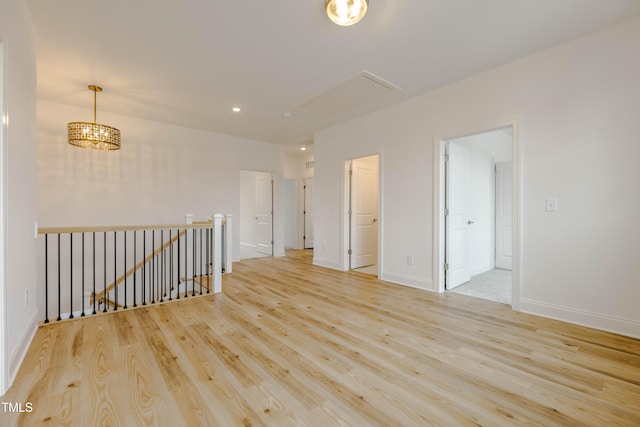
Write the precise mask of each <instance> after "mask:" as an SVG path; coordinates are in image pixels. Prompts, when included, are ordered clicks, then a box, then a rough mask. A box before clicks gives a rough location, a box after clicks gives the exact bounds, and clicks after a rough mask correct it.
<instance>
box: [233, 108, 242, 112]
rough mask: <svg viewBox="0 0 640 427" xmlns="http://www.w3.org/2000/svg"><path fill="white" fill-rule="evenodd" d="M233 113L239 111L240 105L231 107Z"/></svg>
mask: <svg viewBox="0 0 640 427" xmlns="http://www.w3.org/2000/svg"><path fill="white" fill-rule="evenodd" d="M232 110H233V112H234V113H239V112H240V107H233V108H232Z"/></svg>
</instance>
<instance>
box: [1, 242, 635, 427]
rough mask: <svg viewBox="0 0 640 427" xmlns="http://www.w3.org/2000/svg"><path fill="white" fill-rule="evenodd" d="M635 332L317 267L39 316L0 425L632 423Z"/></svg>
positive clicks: (241, 272)
mask: <svg viewBox="0 0 640 427" xmlns="http://www.w3.org/2000/svg"><path fill="white" fill-rule="evenodd" d="M639 396H640V341H639V340H636V339H633V338H629V337H623V336H620V335H615V334H610V333H606V332H603V331H596V330H593V329H589V328H584V327H581V326H578V325H571V324H566V323H563V322H559V321H555V320H550V319H545V318H541V317H537V316H533V315H529V314H525V313H518V312H514V311H512V310H511V309H510V307H508V306H506V305H504V304H497V303H491V302H488V301H483V300H479V299H475V298H471V297H467V296H464V295H456V294H448V293H447V294H434V293H430V292H424V291H420V290H417V289H412V288H406V287H402V286H398V285H393V284H389V283H385V282H382V281H379V280H377V279H376V278H375V277H373V276H370V275H366V274H362V273H358V272H340V271H335V270H328V269H324V268H321V267H316V266H313V265H311V253H310V251H289V252H288V256H287V257H282V258H261V259H256V260H245V261H242V262H240V263H237V264H234V271H233V273H232V274H228V275H225V276H224V278H223V293H222V294H218V295H210V296H202V297H198V298H192V297H189V298H181V299H180V300H179V301H178V302H175V303H173V302H172V303H167V304H163V305H147V306H145V307H142V308H138V309H135V310H118V312H117V313H113V314H108V315H102V316H88V317H87V318H84V319H77V320H73V321H68V322H60V323H56V324H49V325H46V326H43V327H41V328H40V329H39V330H38V331H37V333H36V336H35V338H34V340H33V342H32V344H31V348H30V350H29V352H28V354H27V357H26V359H25V361H24V363H23V366H22V368H21V370H20V372H19V374H18V377H17V378H16V381H15V383H14V385H13V387H12V388H11V389H10V390H9V391H8V393H7V394H6V395H5V396H3V397H2V400H3V401H5V402H22V403H26V402H30V403H31V404H32V405H33V411H32V412H30V413H20V414H18V413H7V412H4V413H0V425H1V426H5V425H7V426H15V425H17V426H28V427H31V426H40V425H43V426H49V425H70V426H87V425H91V426H130V425H136V426H137V425H141V426H144V425H146V426H176V425H184V426H200V425H201V426H225V427H226V426H236V425H237V426H322V427H325V426H330V425H336V426H368V425H372V426H395V425H397V426H411V425H416V426H424V425H461V426H464V425H501V426H503V425H507V426H509V425H513V426H519V425H545V426H551V425H560V426H564V425H587V426H602V425H617V426H637V425H640V398H639Z"/></svg>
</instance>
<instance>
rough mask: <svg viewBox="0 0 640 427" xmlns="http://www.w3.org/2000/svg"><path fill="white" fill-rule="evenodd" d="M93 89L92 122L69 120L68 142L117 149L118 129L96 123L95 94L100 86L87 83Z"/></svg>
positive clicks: (89, 146) (94, 147)
mask: <svg viewBox="0 0 640 427" xmlns="http://www.w3.org/2000/svg"><path fill="white" fill-rule="evenodd" d="M89 90H91V91H93V123H88V122H71V123H69V124H68V125H67V135H68V141H69V144H71V145H75V146H76V147H82V148H92V149H94V150H105V151H106V150H119V149H120V131H119V130H118V129H116V128H113V127H111V126H107V125H102V124H100V123H96V96H97V93H98V92H102V88H101V87H100V86H95V85H89Z"/></svg>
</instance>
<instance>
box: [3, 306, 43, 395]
mask: <svg viewBox="0 0 640 427" xmlns="http://www.w3.org/2000/svg"><path fill="white" fill-rule="evenodd" d="M37 330H38V311H37V310H35V311H34V312H33V316H32V318H31V320H30V321H29V323H28V325H27V327H26V328H25V329H24V332H23V333H22V336H21V337H20V339H19V340H18V345H17V346H16V348H15V349H14V350H13V352H12V353H11V358H10V359H9V382H8V384H7V390H8V389H9V388H10V387H11V384H13V381H14V380H15V379H16V375H18V371H19V370H20V366H22V362H23V361H24V358H25V356H26V355H27V351H28V350H29V346H30V345H31V341H33V337H34V336H35V335H36V331H37Z"/></svg>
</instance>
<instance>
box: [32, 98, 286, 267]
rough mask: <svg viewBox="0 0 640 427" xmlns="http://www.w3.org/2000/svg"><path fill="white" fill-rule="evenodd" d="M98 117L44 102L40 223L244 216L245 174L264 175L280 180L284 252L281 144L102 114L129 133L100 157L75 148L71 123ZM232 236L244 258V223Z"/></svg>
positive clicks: (279, 228) (278, 233)
mask: <svg viewBox="0 0 640 427" xmlns="http://www.w3.org/2000/svg"><path fill="white" fill-rule="evenodd" d="M87 93H89V92H87ZM107 93H108V92H107ZM103 96H106V95H103ZM91 115H92V112H91V111H90V110H86V109H80V108H76V107H71V106H67V105H61V104H56V103H52V102H47V101H39V102H38V190H37V195H38V219H39V222H40V226H85V225H86V226H90V225H124V224H131V225H143V224H176V223H183V222H184V214H186V213H192V214H194V220H195V221H200V220H206V219H208V218H209V217H210V216H211V215H212V214H213V213H223V214H226V213H231V214H233V215H234V217H238V216H239V212H240V191H239V190H240V170H241V169H250V170H261V171H265V172H270V173H273V174H274V176H275V180H276V183H275V191H274V197H275V213H274V218H275V224H274V226H275V232H274V237H275V241H276V245H275V253H276V255H282V254H284V249H283V220H282V215H281V212H280V207H281V206H282V192H281V191H280V187H281V185H282V172H283V148H282V147H281V146H278V145H274V144H268V143H264V142H259V141H254V140H249V139H244V138H236V137H232V136H227V135H222V134H217V133H213V132H205V131H199V130H195V129H189V128H184V127H179V126H173V125H168V124H163V123H157V122H151V121H146V120H140V119H136V118H131V117H125V116H120V115H116V114H108V113H100V111H98V121H99V122H102V123H105V124H109V125H111V126H114V127H116V128H118V129H120V131H121V132H122V148H121V149H120V150H119V151H115V152H101V151H94V150H87V149H80V148H77V147H74V146H71V145H69V144H68V143H67V142H66V125H67V122H70V121H78V120H87V119H90V118H91ZM233 235H234V259H235V260H237V259H239V252H238V248H239V242H240V232H239V221H234V230H233Z"/></svg>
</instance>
